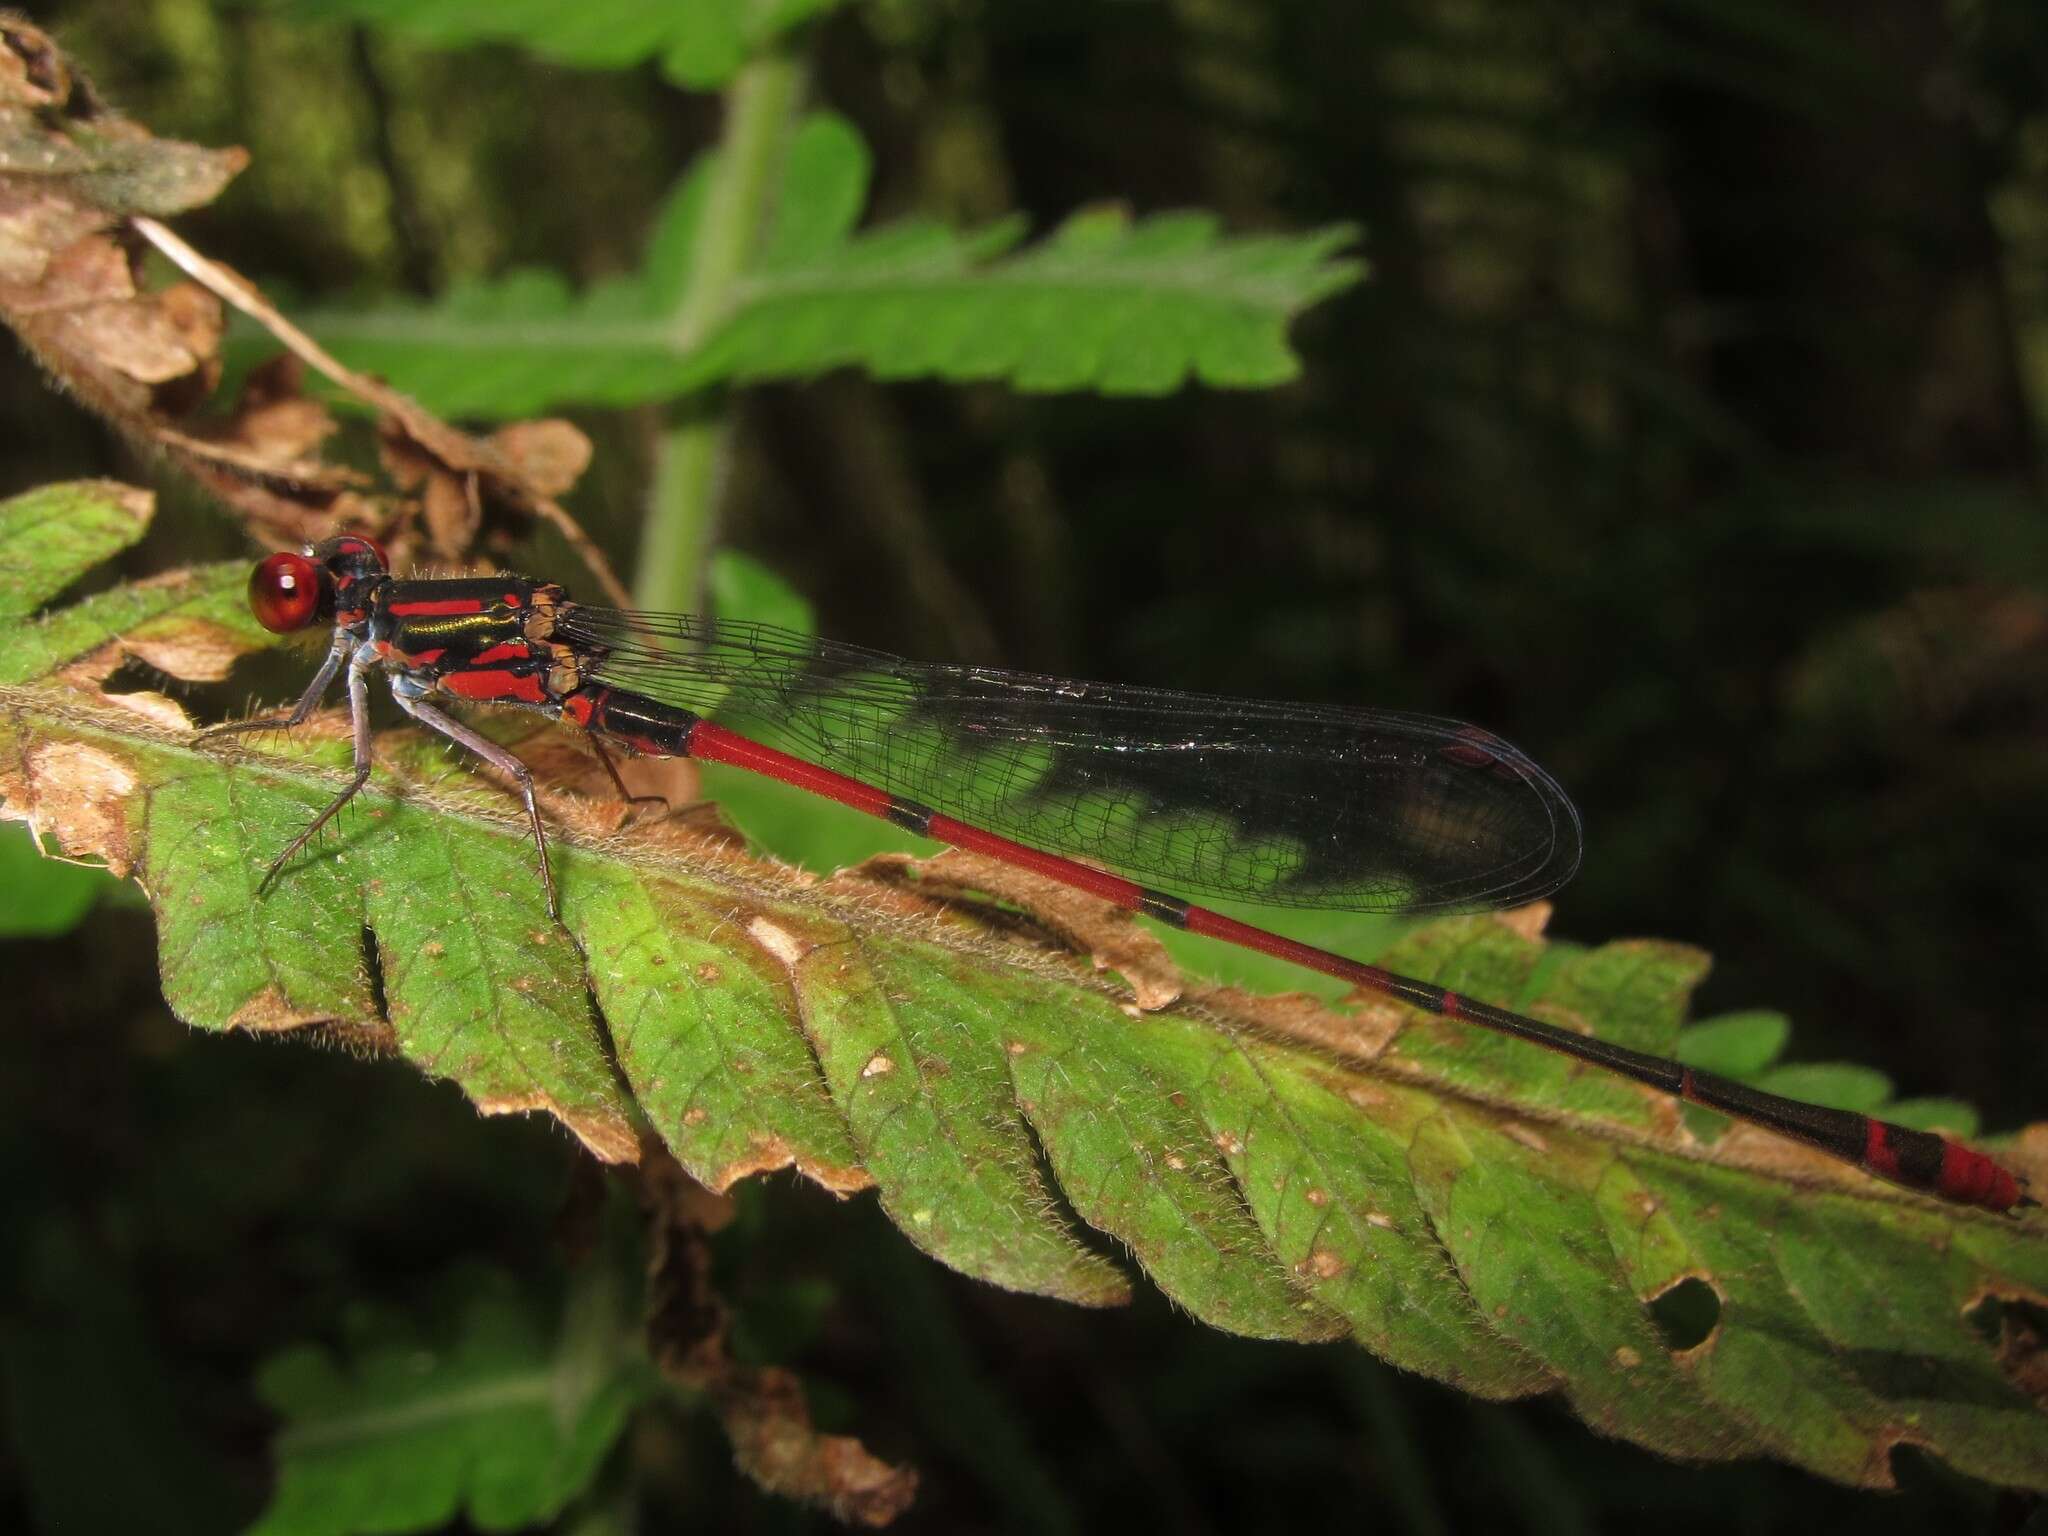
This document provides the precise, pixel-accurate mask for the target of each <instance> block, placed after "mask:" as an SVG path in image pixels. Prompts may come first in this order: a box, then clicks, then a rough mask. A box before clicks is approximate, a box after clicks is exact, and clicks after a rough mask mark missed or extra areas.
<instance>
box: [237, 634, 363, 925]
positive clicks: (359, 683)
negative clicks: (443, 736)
mask: <svg viewBox="0 0 2048 1536" xmlns="http://www.w3.org/2000/svg"><path fill="white" fill-rule="evenodd" d="M340 654H341V644H340V640H339V636H337V640H336V644H335V650H334V654H333V656H330V657H329V658H328V663H327V665H326V666H324V667H322V668H321V669H320V677H317V678H315V679H314V680H313V681H314V683H315V685H316V687H317V688H318V690H319V691H318V692H316V691H315V689H314V688H309V689H307V690H306V698H305V699H301V700H300V701H299V703H300V706H301V707H302V708H303V709H305V712H306V713H308V714H310V713H311V712H312V710H311V706H310V705H308V704H307V703H306V699H311V700H313V701H314V702H315V703H317V702H318V701H319V695H320V692H325V684H324V683H322V682H321V680H320V679H321V678H324V677H326V676H327V675H328V674H329V673H331V672H332V671H333V670H334V666H335V657H338V656H339V655H340ZM376 664H377V658H376V656H375V654H374V653H373V652H372V651H371V650H370V648H369V647H368V646H364V647H362V648H361V649H359V650H358V651H357V652H356V654H355V657H354V659H353V660H351V661H350V662H349V664H348V714H349V724H350V727H351V732H350V734H351V741H352V744H353V746H354V748H355V767H356V776H355V778H354V779H353V780H352V781H351V782H350V784H349V786H348V788H347V789H344V790H343V791H342V792H341V793H340V794H338V795H336V796H335V797H334V800H333V802H332V803H331V804H329V806H328V807H327V809H326V810H324V811H322V812H321V813H320V814H319V815H318V816H315V817H314V818H313V823H312V825H311V826H309V827H307V828H306V830H305V831H303V832H301V833H300V834H299V835H298V836H297V837H295V838H293V839H292V845H291V846H290V847H289V848H287V849H285V851H284V852H283V853H280V854H279V855H278V856H277V857H276V858H275V859H274V860H272V861H271V865H270V868H269V869H267V870H265V871H264V873H263V878H262V879H261V880H260V881H258V882H257V885H256V894H257V895H259V896H260V895H262V894H263V893H264V892H265V891H267V890H269V889H270V883H271V881H273V880H275V879H276V878H277V876H278V872H279V871H280V870H282V869H283V868H284V867H285V865H286V864H288V863H289V862H290V861H291V857H292V855H293V854H295V853H297V852H298V851H299V850H300V849H301V848H303V847H305V846H306V844H308V843H310V842H311V841H312V840H313V836H314V834H315V833H317V832H318V831H319V830H320V829H321V828H322V827H324V826H326V825H327V823H328V822H330V821H332V820H333V819H334V813H335V812H336V811H338V810H340V809H341V808H342V807H343V806H344V805H347V804H348V803H349V801H351V800H353V799H355V797H356V795H357V794H358V793H360V792H361V790H362V787H363V785H365V784H366V783H368V782H369V779H370V689H369V683H368V677H369V672H370V668H371V667H373V666H375V665H376ZM292 714H293V716H297V715H298V714H299V711H298V710H294V711H293V712H292ZM297 723H298V720H297V719H296V718H293V719H289V720H282V721H279V722H278V725H277V728H278V729H282V728H283V726H284V725H285V724H292V725H296V724H297ZM249 725H250V726H253V727H256V728H260V729H266V730H267V729H271V728H272V727H271V725H270V724H269V723H268V722H264V721H251V722H249ZM245 728H247V727H245Z"/></svg>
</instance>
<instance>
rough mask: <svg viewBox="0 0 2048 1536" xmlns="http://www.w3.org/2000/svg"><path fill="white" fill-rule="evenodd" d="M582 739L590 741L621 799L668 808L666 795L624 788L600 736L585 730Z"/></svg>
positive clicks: (629, 803)
mask: <svg viewBox="0 0 2048 1536" xmlns="http://www.w3.org/2000/svg"><path fill="white" fill-rule="evenodd" d="M583 739H584V740H586V741H588V742H589V743H590V750H591V751H593V752H595V753H596V754H597V760H598V761H599V762H600V763H603V764H604V771H605V772H606V773H608V774H610V775H611V776H612V787H613V788H615V789H616V790H618V792H619V798H620V799H621V800H623V801H625V802H626V804H628V805H658V806H660V807H661V808H662V809H663V810H664V811H665V810H667V809H668V808H669V806H668V796H667V795H636V794H634V793H633V791H631V790H630V789H628V788H626V781H625V780H624V779H622V778H620V777H619V765H618V764H617V763H615V762H613V761H612V755H611V753H609V752H607V751H606V750H605V747H604V741H603V739H602V738H601V737H599V736H597V735H595V734H592V733H589V732H586V733H585V734H584V738H583Z"/></svg>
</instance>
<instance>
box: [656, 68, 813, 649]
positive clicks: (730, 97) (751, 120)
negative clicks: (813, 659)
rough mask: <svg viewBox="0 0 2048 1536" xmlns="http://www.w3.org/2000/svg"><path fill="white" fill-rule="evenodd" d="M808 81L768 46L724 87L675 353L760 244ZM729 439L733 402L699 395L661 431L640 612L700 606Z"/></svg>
mask: <svg viewBox="0 0 2048 1536" xmlns="http://www.w3.org/2000/svg"><path fill="white" fill-rule="evenodd" d="M803 82H804V66H803V63H802V61H801V60H800V59H798V58H797V57H796V56H795V55H794V54H792V53H789V52H786V51H784V50H782V49H771V50H770V51H768V52H766V53H764V54H762V55H761V56H759V57H758V58H755V59H754V60H752V61H751V62H749V63H748V64H747V65H746V66H745V67H744V68H742V69H741V70H740V72H739V73H738V74H737V75H735V76H734V77H733V82H732V84H731V86H729V87H728V88H727V90H726V93H725V133H724V137H723V140H722V141H721V143H720V145H719V152H718V160H717V169H716V170H715V172H714V173H713V181H712V185H711V189H710V193H709V197H708V199H707V202H706V204H705V209H704V219H703V223H702V225H701V226H700V228H699V230H698V235H697V247H696V250H695V251H694V252H693V254H692V260H691V264H690V285H689V288H688V290H687V291H686V292H685V293H684V295H683V301H682V303H681V304H680V305H678V306H677V308H676V313H675V320H674V322H673V327H672V333H673V339H674V345H675V347H676V349H677V350H678V351H679V352H684V353H687V352H688V351H690V350H691V349H692V348H694V347H696V346H698V345H699V344H701V343H702V342H703V341H704V339H705V337H706V336H707V335H709V334H710V332H711V330H712V329H713V327H715V326H716V325H717V323H718V321H719V320H720V318H721V317H722V316H723V315H724V313H725V310H726V305H727V302H728V300H729V299H730V297H731V294H732V289H733V285H734V283H735V282H736V281H737V279H738V277H739V274H740V272H741V271H742V270H743V269H744V267H745V265H746V261H747V258H748V257H749V256H750V255H751V254H752V253H753V251H754V248H755V246H756V244H757V243H758V242H759V240H760V238H761V234H762V230H763V227H764V225H765V223H766V214H767V210H768V204H769V202H770V199H771V196H772V192H773V189H774V186H775V183H776V175H775V173H776V170H777V168H778V166H779V164H780V162H781V157H782V152H783V149H784V146H785V144H786V143H787V140H788V136H789V130H790V127H791V125H792V124H793V123H794V121H795V118H796V112H797V105H798V102H799V100H800V98H801V96H802V94H803ZM731 432H732V405H731V403H730V401H729V400H728V399H726V398H723V397H717V398H706V397H703V396H700V397H698V398H696V399H694V400H690V401H687V402H684V403H682V404H680V405H678V406H677V407H676V409H675V412H674V414H673V415H672V417H671V419H670V424H669V426H668V428H667V429H666V430H665V431H664V432H663V433H662V436H661V441H660V443H659V445H658V450H657V454H658V462H657V467H656V472H655V477H654V488H653V491H652V494H651V497H650V499H649V502H648V507H647V514H646V517H645V519H644V521H643V524H642V528H641V539H640V567H639V575H638V578H637V580H636V582H635V585H634V595H635V598H636V600H637V601H638V602H639V603H640V605H641V606H642V607H646V608H657V609H671V610H672V609H679V608H690V607H693V606H695V605H696V603H697V600H698V597H699V593H700V591H701V588H702V584H703V578H704V561H705V554H706V550H707V548H708V546H709V544H710V539H711V528H712V524H713V521H714V518H715V514H716V510H717V497H718V491H719V487H720V485H721V483H722V481H723V475H722V473H721V471H722V468H723V466H724V463H725V458H726V453H727V449H728V443H729V439H730V436H731Z"/></svg>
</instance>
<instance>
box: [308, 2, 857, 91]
mask: <svg viewBox="0 0 2048 1536" xmlns="http://www.w3.org/2000/svg"><path fill="white" fill-rule="evenodd" d="M277 3H278V7H279V9H281V10H283V11H284V12H285V13H286V14H288V15H290V16H292V17H294V18H296V19H299V20H304V21H350V22H359V23H363V24H366V25H369V26H373V27H380V28H383V29H385V30H386V31H390V32H394V33H398V34H400V35H402V36H405V37H410V38H413V39H414V40H416V41H418V42H422V43H425V44H427V45H428V46H429V47H437V48H466V47H470V46H472V45H474V44H478V43H509V44H512V45H513V46H515V47H519V48H524V49H525V50H526V51H527V52H529V53H531V54H533V55H535V56H536V57H538V58H543V59H548V60H550V61H552V62H554V63H557V64H568V65H573V66H574V67H576V68H579V69H630V68H631V67H632V66H634V65H636V64H640V63H644V62H645V61H646V60H648V59H653V60H655V61H657V62H658V63H659V64H660V66H661V72H662V73H663V74H664V75H666V76H667V77H668V78H669V79H670V80H673V81H675V82H676V84H678V85H683V86H688V87H689V88H691V89H692V90H700V91H702V90H714V89H716V88H717V87H718V86H721V85H723V84H724V83H725V82H726V81H728V80H730V79H731V78H732V77H733V75H734V74H736V73H737V72H738V70H739V67H740V65H741V64H743V63H745V62H746V60H747V59H748V58H749V57H750V56H752V55H753V54H755V53H758V52H760V51H761V50H762V49H763V48H765V47H767V46H768V45H769V44H770V43H772V42H774V41H775V39H776V38H778V37H780V36H781V35H782V34H783V33H785V32H787V31H789V30H790V29H791V28H792V27H795V26H797V25H798V24H799V23H801V22H804V21H808V20H809V19H810V18H811V17H813V16H816V15H819V14H821V13H822V12H825V11H829V10H831V9H833V8H834V7H836V6H837V5H838V4H839V0H768V3H766V4H763V3H760V0H689V3H688V4H685V5H666V4H660V3H654V4H650V3H649V0H595V3H585V4H581V5H573V6H565V5H560V4H556V3H555V0H277Z"/></svg>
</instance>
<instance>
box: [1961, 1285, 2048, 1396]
mask: <svg viewBox="0 0 2048 1536" xmlns="http://www.w3.org/2000/svg"><path fill="white" fill-rule="evenodd" d="M1967 1315H1968V1317H1969V1320H1970V1326H1971V1327H1972V1328H1973V1329H1975V1330H1976V1332H1977V1335H1978V1337H1980V1338H1981V1339H1983V1340H1984V1342H1985V1343H1986V1344H1987V1345H1989V1346H1990V1347H1991V1350H1992V1353H1993V1354H1994V1355H1995V1356H1996V1357H1997V1359H1998V1368H1999V1369H2000V1370H2002V1371H2003V1372H2005V1374H2006V1377H2007V1378H2008V1379H2009V1380H2010V1381H2011V1382H2012V1384H2013V1385H2014V1386H2015V1387H2018V1388H2019V1389H2020V1391H2022V1392H2024V1393H2026V1394H2027V1396H2029V1397H2030V1398H2032V1399H2033V1400H2034V1401H2035V1402H2037V1403H2040V1402H2048V1307H2042V1306H2040V1305H2038V1304H2037V1303H2034V1302H2030V1301H2019V1300H2014V1299H2009V1298H2006V1297H2002V1296H1987V1297H1985V1298H1984V1299H1983V1300H1982V1301H1980V1302H1979V1303H1978V1304H1977V1305H1976V1306H1974V1307H1972V1308H1971V1309H1970V1310H1969V1313H1968V1314H1967Z"/></svg>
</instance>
